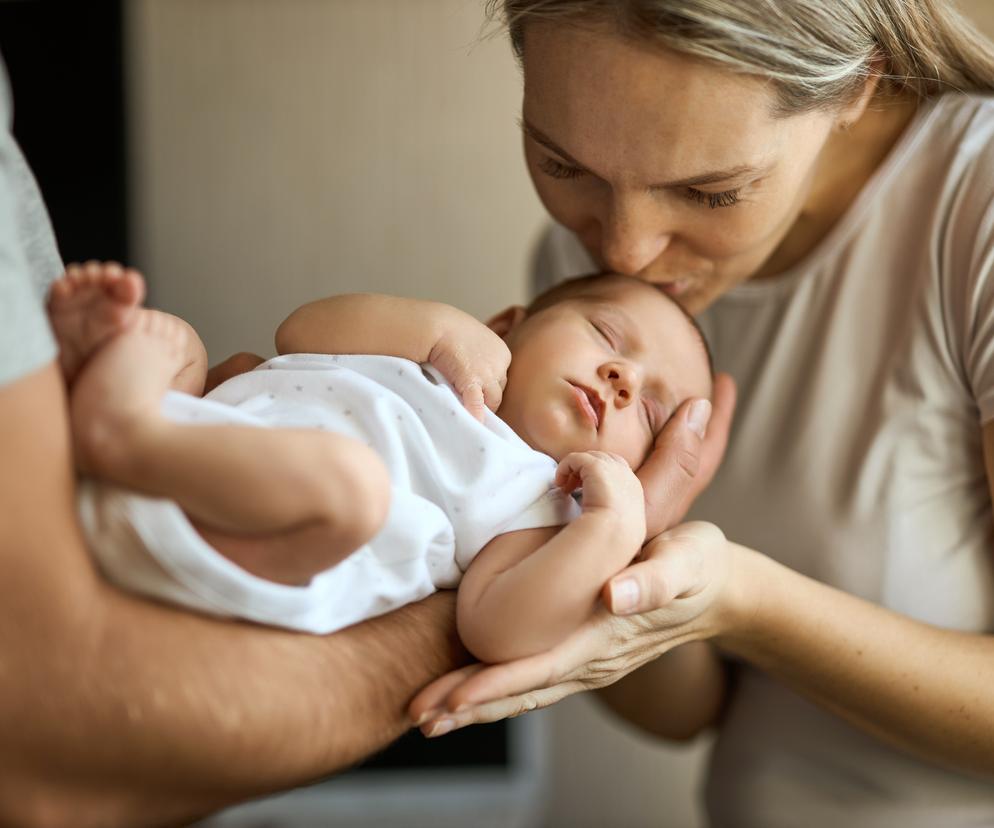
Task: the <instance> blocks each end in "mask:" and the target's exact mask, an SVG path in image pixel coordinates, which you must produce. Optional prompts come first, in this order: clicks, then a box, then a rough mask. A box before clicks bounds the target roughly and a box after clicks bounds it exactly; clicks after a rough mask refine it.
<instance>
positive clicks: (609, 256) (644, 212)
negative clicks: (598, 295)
mask: <svg viewBox="0 0 994 828" xmlns="http://www.w3.org/2000/svg"><path fill="white" fill-rule="evenodd" d="M666 223H667V222H666V220H665V216H662V215H660V210H659V205H658V204H656V203H655V199H654V198H653V196H652V195H651V194H649V193H644V194H643V193H640V194H635V195H631V196H625V197H616V198H615V199H614V201H613V203H612V205H611V207H610V210H609V212H608V215H607V216H606V217H605V220H604V224H603V226H602V228H601V258H602V259H603V263H604V267H605V268H607V269H608V270H611V271H614V272H615V273H623V274H625V275H626V276H638V274H639V273H640V272H641V271H643V270H645V269H646V268H647V267H648V266H649V265H651V264H652V263H653V262H654V261H655V260H656V259H657V258H658V257H659V255H660V254H661V253H662V252H663V251H664V250H665V249H666V248H667V246H668V245H669V243H670V237H671V232H672V230H671V229H668V228H667V227H666V226H665V225H666Z"/></svg>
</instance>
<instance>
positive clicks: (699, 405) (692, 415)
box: [687, 400, 711, 437]
mask: <svg viewBox="0 0 994 828" xmlns="http://www.w3.org/2000/svg"><path fill="white" fill-rule="evenodd" d="M710 419H711V403H710V402H709V401H708V400H696V401H695V402H693V403H691V404H690V411H688V412H687V426H688V427H689V428H690V430H691V431H693V432H694V434H696V435H697V436H698V437H703V436H704V431H705V430H706V429H707V427H708V420H710Z"/></svg>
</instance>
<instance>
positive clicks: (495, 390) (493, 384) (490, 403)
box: [483, 380, 504, 411]
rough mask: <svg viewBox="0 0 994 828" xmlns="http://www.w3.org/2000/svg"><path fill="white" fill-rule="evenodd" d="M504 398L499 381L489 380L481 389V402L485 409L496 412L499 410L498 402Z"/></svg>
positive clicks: (502, 388)
mask: <svg viewBox="0 0 994 828" xmlns="http://www.w3.org/2000/svg"><path fill="white" fill-rule="evenodd" d="M503 398H504V387H503V386H502V385H501V383H500V381H499V380H491V381H490V382H488V383H487V384H486V385H485V386H484V388H483V401H484V402H485V403H486V406H487V408H489V409H490V410H491V411H496V410H497V409H498V408H500V401H501V400H502V399H503Z"/></svg>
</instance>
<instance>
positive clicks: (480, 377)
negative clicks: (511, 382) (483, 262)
mask: <svg viewBox="0 0 994 828" xmlns="http://www.w3.org/2000/svg"><path fill="white" fill-rule="evenodd" d="M428 361H429V362H430V363H431V364H432V365H434V366H435V367H436V368H437V369H438V370H439V371H440V372H441V373H442V376H443V377H445V378H446V379H447V380H448V381H449V382H450V383H451V384H452V387H453V388H454V389H455V390H456V393H457V394H458V395H459V398H460V399H461V400H462V403H463V405H464V406H466V409H467V410H468V411H469V413H470V414H472V415H473V416H474V417H475V418H476V419H477V420H482V419H483V412H484V411H485V410H486V409H488V408H489V409H490V410H491V411H496V410H497V408H498V407H499V406H500V401H501V399H502V398H503V396H504V386H505V385H506V384H507V368H508V366H509V365H510V364H511V352H510V350H509V349H508V347H507V345H506V343H505V342H504V340H503V339H501V338H500V337H499V336H498V335H497V334H496V333H494V332H493V331H492V330H490V328H488V327H487V326H486V325H484V324H483V323H482V322H480V321H479V320H478V319H474V318H473V317H472V316H470V315H469V314H467V313H463V312H462V311H458V310H456V309H455V308H447V312H446V316H445V325H444V328H443V332H442V334H441V335H440V336H439V338H438V339H437V341H436V342H435V345H434V346H433V347H432V349H431V353H429V355H428Z"/></svg>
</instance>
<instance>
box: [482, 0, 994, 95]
mask: <svg viewBox="0 0 994 828" xmlns="http://www.w3.org/2000/svg"><path fill="white" fill-rule="evenodd" d="M487 11H488V15H489V16H490V18H491V19H500V20H502V21H503V22H504V24H505V25H506V26H507V28H508V31H509V32H510V36H511V44H512V46H513V48H514V51H515V54H516V55H517V56H518V58H519V59H520V58H521V56H522V54H523V52H524V42H525V29H526V27H527V24H528V23H529V22H531V21H534V20H553V21H561V22H569V23H577V24H581V25H582V24H583V23H608V24H610V25H611V26H612V27H614V29H615V30H616V31H617V32H618V33H619V34H620V35H622V36H623V37H628V38H633V39H635V40H638V41H642V42H651V43H658V44H660V45H661V46H663V47H666V48H669V49H672V50H673V51H676V52H681V53H684V54H687V55H693V56H696V57H699V58H703V59H705V60H708V61H712V62H715V63H718V64H721V65H723V66H727V67H729V68H730V69H732V70H734V71H737V72H744V73H747V74H752V75H759V76H762V77H766V78H769V79H770V80H771V81H772V82H773V84H774V85H775V86H776V88H777V91H778V93H779V107H778V109H779V110H780V111H781V112H783V113H791V112H799V111H804V110H811V109H815V108H821V107H831V106H837V105H840V104H843V103H845V102H847V101H849V100H851V98H852V96H853V95H854V94H856V93H857V92H858V91H859V90H860V89H861V88H862V86H863V83H864V81H865V80H866V78H867V77H868V76H869V75H870V74H872V73H877V74H880V75H881V76H882V78H884V79H886V80H887V81H889V82H890V85H891V87H892V88H894V89H896V90H906V91H910V92H912V93H914V94H915V95H917V96H918V97H919V98H924V97H927V96H930V95H934V94H937V93H939V92H942V91H945V90H949V89H956V90H961V91H964V92H994V53H992V48H991V44H990V42H989V41H988V40H986V39H985V38H984V37H983V36H981V35H980V34H978V33H977V32H976V30H975V28H974V26H973V25H972V24H971V23H970V22H969V21H967V20H966V19H965V18H964V17H963V16H962V15H961V14H960V13H959V12H958V11H957V10H956V8H954V7H953V6H952V5H951V3H950V2H948V0H488V2H487Z"/></svg>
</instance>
